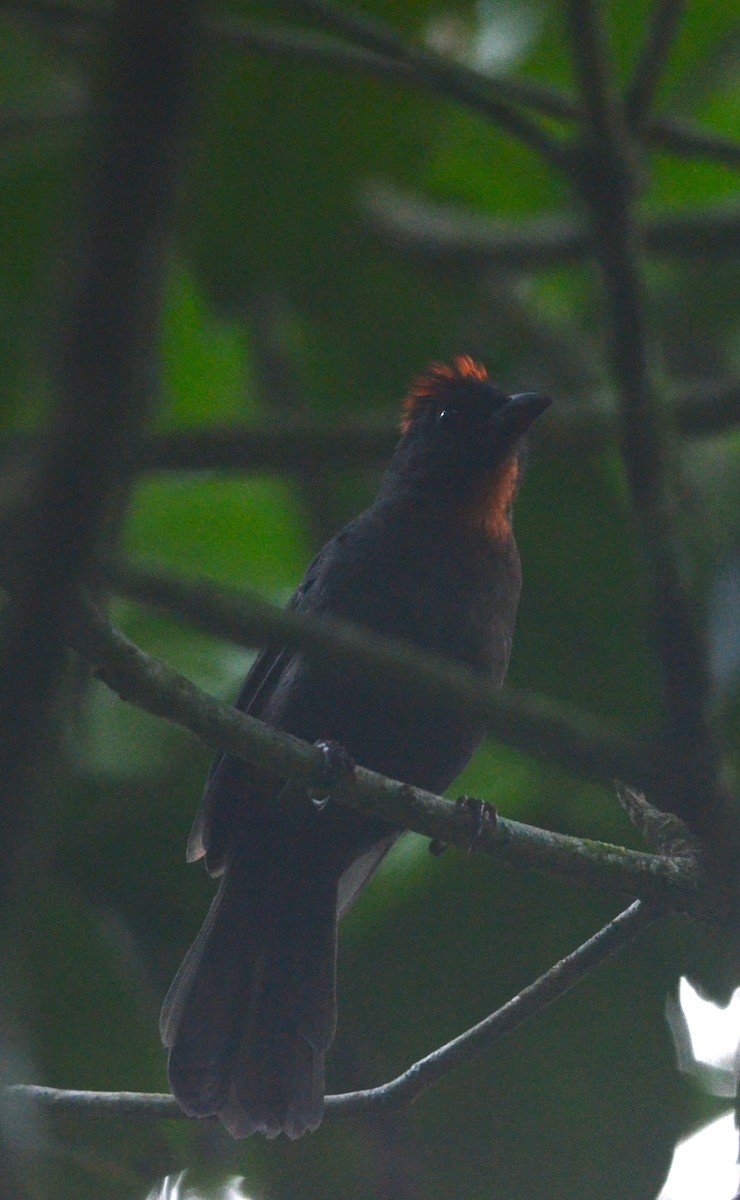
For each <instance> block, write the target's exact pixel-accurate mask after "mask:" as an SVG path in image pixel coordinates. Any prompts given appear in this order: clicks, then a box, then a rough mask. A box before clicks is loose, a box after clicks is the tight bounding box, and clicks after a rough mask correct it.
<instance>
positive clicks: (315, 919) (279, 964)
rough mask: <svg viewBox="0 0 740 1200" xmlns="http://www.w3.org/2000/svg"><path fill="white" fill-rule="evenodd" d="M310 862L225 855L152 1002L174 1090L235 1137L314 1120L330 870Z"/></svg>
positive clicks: (330, 978)
mask: <svg viewBox="0 0 740 1200" xmlns="http://www.w3.org/2000/svg"><path fill="white" fill-rule="evenodd" d="M320 866H321V864H315V863H314V864H310V863H307V862H306V861H304V860H303V859H301V861H300V863H299V862H298V860H297V859H294V860H293V861H292V862H291V861H290V860H287V861H286V860H283V863H282V869H281V870H276V871H275V870H274V867H275V864H274V863H273V870H271V872H270V874H271V878H270V880H268V881H266V880H265V877H264V875H265V864H264V860H263V861H262V863H261V864H259V867H261V869H259V868H258V866H257V864H256V863H254V861H253V862H252V864H251V869H250V866H249V865H248V864H246V863H245V862H244V861H241V860H237V861H235V862H232V864H231V865H230V866H229V867H228V868H227V870H226V873H225V875H224V876H223V878H222V881H221V885H220V888H219V891H218V894H217V895H216V897H215V899H214V901H213V904H212V905H211V909H210V911H209V914H208V916H207V918H206V921H205V923H204V925H203V928H202V929H201V931H200V933H199V934H198V937H197V938H196V940H195V942H194V943H193V946H192V947H191V949H190V951H189V953H188V955H187V956H186V958H185V961H184V962H183V964H182V966H181V968H180V970H179V971H178V973H177V976H176V977H175V980H174V982H173V984H172V986H171V988H170V991H169V992H168V994H167V998H166V1000H165V1003H164V1006H163V1009H162V1018H161V1022H160V1027H161V1031H162V1039H163V1041H164V1043H165V1045H167V1046H169V1047H170V1062H169V1077H170V1085H171V1087H172V1091H173V1093H174V1095H175V1096H176V1097H177V1099H178V1101H179V1103H180V1104H181V1106H182V1107H183V1109H184V1110H185V1111H186V1112H187V1113H189V1114H190V1115H193V1116H208V1115H215V1114H218V1115H219V1117H220V1118H221V1120H222V1121H223V1123H224V1125H226V1127H227V1128H228V1129H229V1131H230V1132H231V1133H232V1134H233V1135H234V1136H235V1137H245V1136H247V1134H250V1133H253V1132H262V1133H265V1134H266V1135H267V1136H268V1137H274V1136H276V1135H277V1134H278V1133H280V1132H283V1131H284V1132H285V1133H287V1134H288V1136H289V1137H299V1136H300V1135H301V1134H302V1133H305V1132H306V1130H308V1129H315V1128H316V1127H317V1125H318V1124H319V1122H320V1121H321V1116H322V1111H323V1102H324V1059H325V1054H326V1050H327V1048H328V1046H329V1045H330V1044H331V1041H332V1039H333V1037H334V1030H335V1024H336V1000H335V973H336V922H337V879H336V878H335V877H334V875H333V873H331V872H327V871H326V869H325V864H324V870H321V869H319V867H320ZM266 884H267V886H266ZM257 885H258V886H257Z"/></svg>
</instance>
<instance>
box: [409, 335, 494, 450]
mask: <svg viewBox="0 0 740 1200" xmlns="http://www.w3.org/2000/svg"><path fill="white" fill-rule="evenodd" d="M471 380H472V381H474V382H476V383H486V382H487V380H488V372H487V371H486V368H485V367H484V366H483V365H482V364H481V363H479V362H476V361H475V359H472V358H471V357H470V355H468V354H458V355H457V357H456V358H455V359H454V360H453V364H452V366H449V365H448V364H447V363H440V362H436V363H432V365H431V366H430V368H429V370H428V371H425V372H424V374H423V375H418V376H417V377H416V379H415V380H414V381H413V383H412V384H411V387H410V388H409V393H408V396H407V397H406V399H405V400H404V403H403V416H402V418H401V432H402V433H405V432H406V430H407V429H408V428H409V425H410V424H411V422H412V421H413V420H414V418H415V417H416V416H418V415H419V413H420V412H421V411H423V410H424V409H425V408H427V406H428V405H429V404H430V403H432V404H439V402H440V401H444V399H445V396H446V395H447V394H448V393H449V392H450V391H451V389H452V388H453V387H454V386H455V385H456V384H459V383H462V382H467V381H471Z"/></svg>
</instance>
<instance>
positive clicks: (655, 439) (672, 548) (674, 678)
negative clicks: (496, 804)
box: [568, 0, 719, 833]
mask: <svg viewBox="0 0 740 1200" xmlns="http://www.w3.org/2000/svg"><path fill="white" fill-rule="evenodd" d="M568 11H569V15H570V29H571V37H572V42H573V49H574V63H575V69H576V75H577V78H578V81H579V85H580V88H581V92H582V95H583V103H584V107H585V109H586V112H587V118H588V119H587V126H586V129H585V132H584V137H583V140H582V141H581V142H580V143H579V144H578V146H577V148H576V154H575V157H574V163H575V176H574V177H575V179H576V182H577V186H578V187H579V190H580V193H581V196H582V199H583V202H584V204H585V206H586V209H587V211H588V212H589V214H590V217H591V221H592V226H593V235H594V239H595V242H596V245H597V249H598V255H599V262H600V266H601V271H602V275H603V279H604V284H605V293H606V306H607V312H606V315H607V323H608V333H609V342H610V347H609V348H610V352H611V360H612V370H613V375H614V379H615V383H616V386H617V389H618V392H619V398H620V419H621V427H622V449H623V455H624V462H625V467H626V471H627V478H628V482H629V486H630V491H631V494H632V503H633V510H634V513H635V518H636V521H637V524H638V527H639V531H640V534H641V537H642V542H643V549H644V552H645V561H646V564H647V567H648V571H649V587H650V594H651V609H652V611H651V614H650V615H651V617H652V625H653V638H654V643H655V647H656V653H657V658H658V662H659V665H660V669H661V673H662V680H663V695H664V709H665V712H666V716H667V720H668V742H669V746H670V748H669V759H670V761H671V762H672V763H673V767H674V772H675V774H674V779H673V782H672V785H671V787H670V788H669V792H668V793H667V794H664V795H661V796H660V798H659V802H660V803H661V804H665V806H666V807H671V808H672V809H673V810H674V811H675V812H676V813H677V814H678V815H679V816H681V817H682V818H683V819H684V820H686V821H687V823H688V824H689V825H690V827H691V828H692V830H693V831H694V832H696V833H701V832H702V831H706V830H707V828H708V827H710V826H711V824H712V823H713V822H714V821H716V818H717V812H718V807H719V799H718V792H717V790H716V762H715V755H714V748H713V744H712V739H711V736H710V732H709V727H708V722H707V714H706V698H707V684H708V675H707V666H706V661H705V655H704V646H703V643H702V638H701V634H700V632H699V627H698V621H697V615H696V612H695V610H694V606H693V602H692V599H691V597H690V595H689V591H688V588H687V585H686V580H685V577H684V565H683V561H682V557H681V553H680V550H679V547H678V544H677V539H676V535H675V531H674V522H673V513H672V510H671V503H670V500H669V496H670V486H669V462H668V453H667V448H666V441H665V436H664V430H663V421H662V414H661V412H660V408H659V405H658V404H657V400H656V395H655V390H654V386H653V382H652V379H651V375H650V370H649V367H648V338H647V330H646V322H645V305H644V296H643V280H642V277H641V272H640V267H639V234H638V229H637V227H636V223H635V219H634V213H633V164H632V145H631V143H630V140H629V136H628V132H627V129H626V126H625V122H624V114H623V112H622V109H621V106H620V103H619V97H618V92H617V88H616V82H615V80H614V77H613V73H612V63H611V58H610V51H609V45H608V38H607V34H606V30H605V28H604V26H603V23H602V20H601V5H600V4H599V3H598V0H569V3H568ZM699 796H701V797H702V799H701V801H699ZM669 797H670V799H669Z"/></svg>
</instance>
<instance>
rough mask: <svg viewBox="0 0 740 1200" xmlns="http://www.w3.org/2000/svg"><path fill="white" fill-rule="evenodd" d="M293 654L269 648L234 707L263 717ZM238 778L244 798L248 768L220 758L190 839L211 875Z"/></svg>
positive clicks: (219, 863) (295, 605) (294, 601)
mask: <svg viewBox="0 0 740 1200" xmlns="http://www.w3.org/2000/svg"><path fill="white" fill-rule="evenodd" d="M330 545H331V543H330ZM327 549H328V547H325V548H324V550H323V551H321V553H320V554H318V555H317V556H316V558H315V559H314V560H313V562H312V563H311V565H310V566H309V568H308V570H307V571H306V574H305V576H304V578H303V580H302V582H301V584H300V586H299V587H298V588H297V590H296V591H295V592H294V594H293V595H292V597H291V598H290V600H289V601H288V605H287V607H288V608H289V609H292V610H294V611H295V610H300V609H302V608H305V607H306V603H305V597H306V594H307V592H308V591H309V590H310V588H311V586H312V585H313V583H314V581H315V579H316V576H317V574H318V573H319V572H320V571H321V567H322V560H323V558H324V555H325V551H326V550H327ZM294 653H295V652H294V651H293V650H291V649H289V648H288V647H286V646H275V645H268V646H266V647H265V649H264V650H262V651H261V653H260V654H259V655H258V656H257V658H256V659H255V661H254V662H253V663H252V667H251V669H250V671H249V673H248V675H247V677H246V679H245V680H244V683H243V684H242V688H241V691H240V692H239V695H238V697H237V700H236V704H235V707H236V708H238V709H239V710H240V712H243V713H249V715H250V716H253V717H260V716H262V715H263V714H264V712H265V709H266V708H267V707H268V705H269V703H270V700H271V698H272V696H273V694H274V692H275V688H276V687H277V685H278V683H279V682H280V679H281V678H282V675H283V673H284V671H285V670H286V668H287V667H288V666H289V664H290V663H291V662H292V660H293V657H294ZM236 776H238V788H239V791H240V793H241V794H242V795H243V793H244V791H245V789H246V788H247V787H248V783H249V767H248V766H247V764H246V763H244V762H241V760H239V759H236V758H234V757H233V756H232V755H229V754H219V755H217V757H216V758H215V759H214V761H213V763H212V765H211V769H210V771H209V773H208V777H207V779H206V785H205V790H204V792H203V799H202V800H201V803H200V807H199V809H198V812H197V814H196V817H195V821H194V822H193V828H192V830H191V832H190V837H189V839H188V848H187V861H188V862H196V861H197V860H198V859H199V858H204V857H205V858H206V864H207V866H208V870H209V871H210V873H211V874H212V875H218V874H220V873H221V871H222V870H223V866H224V852H225V850H226V849H227V847H226V845H224V844H220V845H217V844H216V843H217V842H221V843H223V838H219V837H218V836H214V833H215V830H216V828H217V827H220V826H224V827H226V826H228V824H229V822H228V820H222V819H221V818H222V817H224V816H225V812H224V810H225V809H227V808H228V807H229V805H230V803H231V804H233V802H234V798H235V797H234V789H235V786H237V785H236V784H235V777H236Z"/></svg>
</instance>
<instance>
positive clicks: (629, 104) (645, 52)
mask: <svg viewBox="0 0 740 1200" xmlns="http://www.w3.org/2000/svg"><path fill="white" fill-rule="evenodd" d="M685 10H686V0H656V3H655V7H654V9H653V11H652V14H651V17H650V24H649V26H648V32H647V37H646V39H645V44H644V46H643V48H642V51H641V53H640V56H639V58H638V60H637V63H636V65H635V69H634V72H633V75H632V79H631V80H630V85H629V87H628V88H627V93H626V95H625V98H624V111H625V119H626V121H627V124H628V125H629V126H630V129H632V130H633V132H634V131H637V130H638V129H640V128H642V127H644V125H645V123H646V121H647V119H648V116H649V114H650V109H651V107H652V104H653V100H654V98H655V94H656V92H657V90H658V87H659V85H660V80H661V76H662V74H663V70H664V68H665V65H666V62H667V60H668V55H669V54H670V52H671V49H672V47H673V43H674V41H675V40H676V37H677V35H678V31H679V28H680V25H681V21H682V19H683V15H684V12H685Z"/></svg>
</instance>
